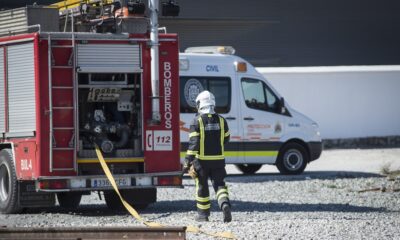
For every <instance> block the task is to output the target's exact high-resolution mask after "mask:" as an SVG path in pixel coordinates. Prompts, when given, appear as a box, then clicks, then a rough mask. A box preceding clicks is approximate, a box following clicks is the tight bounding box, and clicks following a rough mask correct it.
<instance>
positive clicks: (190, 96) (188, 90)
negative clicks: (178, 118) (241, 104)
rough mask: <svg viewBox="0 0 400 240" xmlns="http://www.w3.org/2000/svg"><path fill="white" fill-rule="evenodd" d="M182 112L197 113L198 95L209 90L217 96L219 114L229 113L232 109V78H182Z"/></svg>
mask: <svg viewBox="0 0 400 240" xmlns="http://www.w3.org/2000/svg"><path fill="white" fill-rule="evenodd" d="M179 86H180V105H181V107H180V109H181V110H180V111H181V113H196V112H197V109H196V102H195V100H196V97H197V95H198V94H199V93H200V92H202V91H204V90H208V91H210V92H211V93H213V94H214V96H215V102H216V107H215V111H216V112H217V113H228V112H229V111H230V108H231V78H229V77H199V76H191V77H180V85H179Z"/></svg>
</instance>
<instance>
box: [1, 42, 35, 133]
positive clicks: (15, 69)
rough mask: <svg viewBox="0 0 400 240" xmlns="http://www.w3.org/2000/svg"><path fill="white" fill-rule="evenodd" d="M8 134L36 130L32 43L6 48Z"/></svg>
mask: <svg viewBox="0 0 400 240" xmlns="http://www.w3.org/2000/svg"><path fill="white" fill-rule="evenodd" d="M7 60H8V72H7V75H8V103H9V104H8V106H9V107H8V113H9V132H10V133H17V132H32V131H35V130H36V108H35V69H34V52H33V43H25V44H19V45H12V46H8V48H7Z"/></svg>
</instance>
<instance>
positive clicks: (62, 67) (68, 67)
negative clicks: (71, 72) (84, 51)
mask: <svg viewBox="0 0 400 240" xmlns="http://www.w3.org/2000/svg"><path fill="white" fill-rule="evenodd" d="M51 67H52V68H60V69H64V68H66V69H70V68H73V67H74V66H51Z"/></svg>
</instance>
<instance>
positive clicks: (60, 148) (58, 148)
mask: <svg viewBox="0 0 400 240" xmlns="http://www.w3.org/2000/svg"><path fill="white" fill-rule="evenodd" d="M53 150H56V151H67V150H69V151H70V150H75V149H74V148H62V147H53Z"/></svg>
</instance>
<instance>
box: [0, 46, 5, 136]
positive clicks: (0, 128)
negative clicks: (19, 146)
mask: <svg viewBox="0 0 400 240" xmlns="http://www.w3.org/2000/svg"><path fill="white" fill-rule="evenodd" d="M4 95H5V92H4V48H2V47H0V134H1V133H4V132H5V130H6V128H5V117H6V116H5V109H4V108H5V102H4V101H5V99H4V97H5V96H4Z"/></svg>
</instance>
